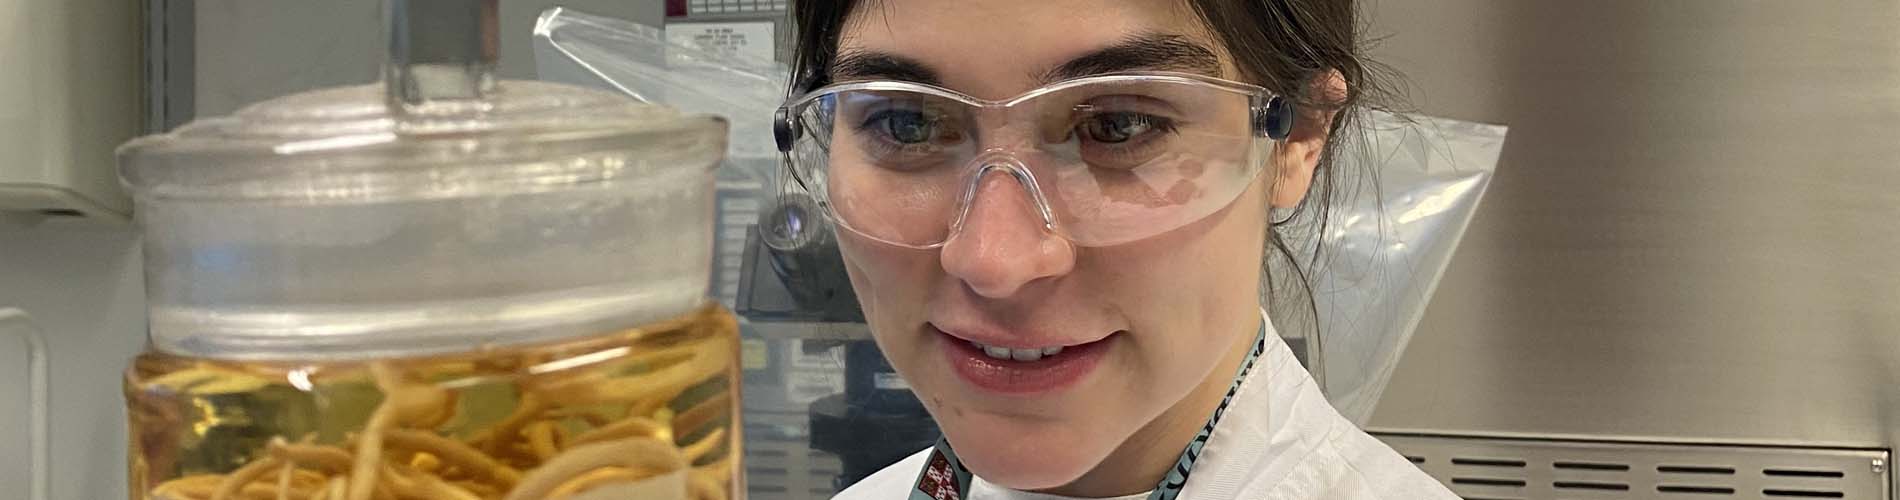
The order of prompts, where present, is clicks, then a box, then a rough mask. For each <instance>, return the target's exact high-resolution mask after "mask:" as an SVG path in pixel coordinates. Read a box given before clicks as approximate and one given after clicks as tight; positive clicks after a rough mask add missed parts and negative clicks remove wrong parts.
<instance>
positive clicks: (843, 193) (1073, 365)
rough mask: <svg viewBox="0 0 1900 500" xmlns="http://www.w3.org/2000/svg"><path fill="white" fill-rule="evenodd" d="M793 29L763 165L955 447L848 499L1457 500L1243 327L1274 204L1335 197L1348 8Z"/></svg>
mask: <svg viewBox="0 0 1900 500" xmlns="http://www.w3.org/2000/svg"><path fill="white" fill-rule="evenodd" d="M793 14H794V16H795V21H796V22H797V29H798V34H797V38H798V48H797V54H796V56H795V68H794V75H795V76H794V78H795V79H796V81H794V82H793V85H794V87H795V89H794V94H795V97H794V98H793V99H792V101H791V102H790V103H788V104H787V106H786V107H785V108H784V109H783V110H782V111H781V113H782V115H781V123H780V127H779V140H780V147H781V149H783V150H785V151H786V152H787V153H788V154H789V155H790V158H791V160H792V161H791V162H790V164H791V169H792V171H793V174H794V178H795V179H796V180H797V182H798V184H799V185H800V186H802V187H803V188H804V189H806V190H808V191H810V193H811V194H812V195H813V196H815V197H817V198H818V199H819V200H821V201H822V202H823V203H824V204H825V206H826V207H827V208H828V211H827V212H828V214H829V215H830V217H831V219H832V221H833V222H834V223H836V224H837V225H838V226H839V227H841V228H842V229H843V230H841V231H838V234H839V237H838V240H839V245H840V248H841V249H842V250H843V254H844V258H845V264H846V268H847V269H848V271H849V274H850V277H851V284H852V285H853V287H854V288H855V289H856V291H857V295H858V297H859V300H860V302H861V303H862V305H863V309H864V313H865V316H866V319H867V321H868V322H869V324H870V326H871V330H872V331H873V332H874V335H875V337H876V340H877V343H878V346H879V347H880V348H881V349H882V350H883V352H884V354H885V355H886V357H888V358H889V359H890V361H891V363H892V365H893V366H894V367H895V368H896V370H897V372H898V373H899V374H900V375H902V376H903V377H904V378H905V379H906V380H907V381H908V382H909V383H910V385H911V386H912V387H913V389H914V390H915V391H916V393H917V394H918V396H919V397H920V398H921V399H922V400H923V402H924V404H925V406H926V407H927V408H928V409H929V411H930V413H931V415H932V416H933V417H934V418H935V419H936V421H937V423H938V424H939V425H940V426H941V427H942V429H943V433H944V440H943V441H942V442H940V443H939V444H938V446H936V447H935V448H933V449H931V450H925V451H923V452H920V453H918V454H917V455H915V456H912V457H910V458H908V459H906V460H903V461H901V462H899V463H897V464H895V465H892V466H891V467H889V468H887V469H885V470H883V471H881V472H879V473H877V474H875V475H873V476H871V477H869V478H867V479H865V480H864V481H862V482H860V483H858V484H857V485H855V486H853V487H851V488H850V489H848V490H846V491H845V492H844V493H842V494H840V495H839V496H840V498H847V499H859V498H862V499H900V498H913V499H921V498H940V499H949V498H960V499H963V500H987V499H1007V498H1024V499H1027V498H1035V499H1061V498H1111V497H1112V498H1130V499H1139V498H1150V499H1156V498H1159V499H1170V498H1177V497H1178V498H1182V499H1190V498H1192V499H1230V498H1250V499H1253V498H1267V499H1321V498H1324V499H1357V498H1395V499H1397V498H1403V499H1429V498H1456V497H1455V496H1453V495H1452V494H1451V493H1450V492H1448V491H1446V490H1445V489H1444V488H1443V487H1442V486H1440V485H1438V484H1437V483H1436V482H1435V481H1433V480H1432V479H1430V478H1429V477H1427V476H1425V475H1424V474H1423V473H1421V472H1419V471H1418V470H1417V469H1416V468H1414V467H1412V466H1411V464H1410V463H1408V462H1406V461H1405V460H1404V459H1403V458H1401V457H1399V456H1398V455H1397V454H1396V453H1394V452H1393V451H1392V450H1390V449H1389V448H1386V447H1385V446H1383V445H1382V444H1380V443H1379V442H1377V441H1376V440H1374V439H1372V438H1371V437H1369V436H1367V435H1366V434H1364V433H1363V432H1361V431H1359V430H1358V429H1357V428H1356V427H1354V426H1353V425H1352V424H1351V423H1349V422H1347V421H1346V420H1344V419H1342V418H1341V417H1340V416H1339V415H1338V413H1336V412H1335V411H1334V410H1333V409H1332V408H1331V407H1330V406H1329V405H1328V404H1327V403H1326V402H1325V400H1324V398H1323V397H1322V396H1321V395H1320V393H1319V391H1318V389H1317V387H1316V386H1315V385H1314V383H1313V381H1312V379H1311V378H1310V377H1309V376H1308V375H1307V374H1306V372H1305V370H1304V369H1302V367H1301V366H1299V364H1297V362H1296V361H1295V360H1294V358H1293V356H1292V354H1291V351H1290V350H1288V349H1287V347H1286V346H1285V345H1284V344H1283V343H1281V342H1280V340H1279V336H1278V335H1276V334H1275V333H1274V331H1273V326H1272V324H1271V323H1270V322H1268V321H1267V318H1266V317H1265V315H1264V314H1263V313H1262V311H1261V309H1260V305H1259V300H1258V298H1259V296H1260V294H1259V291H1260V290H1261V289H1262V287H1263V278H1264V277H1263V276H1262V272H1261V270H1262V268H1263V267H1262V262H1264V258H1265V257H1266V255H1265V251H1264V249H1265V248H1268V247H1274V248H1284V247H1283V246H1280V245H1279V237H1280V235H1279V233H1278V231H1279V230H1280V229H1279V228H1280V227H1284V226H1282V225H1279V224H1274V223H1273V222H1275V221H1271V220H1270V219H1269V216H1268V214H1269V211H1270V209H1285V210H1292V211H1294V213H1295V214H1299V211H1298V210H1296V209H1298V208H1300V207H1302V205H1303V203H1302V202H1304V201H1307V198H1309V191H1314V192H1315V193H1323V192H1324V186H1325V183H1326V181H1327V179H1328V178H1329V177H1328V176H1329V175H1330V173H1329V172H1330V169H1328V168H1326V164H1327V163H1328V162H1330V161H1331V158H1332V154H1331V153H1332V151H1333V149H1334V148H1333V147H1332V144H1331V143H1329V141H1328V138H1329V137H1330V136H1332V135H1333V133H1334V132H1337V131H1338V130H1339V129H1340V128H1341V127H1345V126H1348V124H1346V123H1343V122H1341V121H1340V120H1342V119H1348V118H1350V116H1351V115H1350V114H1349V113H1348V111H1349V110H1350V109H1351V108H1352V106H1354V105H1355V104H1356V102H1357V101H1358V97H1359V96H1360V95H1362V94H1363V93H1364V91H1365V89H1364V88H1362V86H1364V85H1365V78H1366V70H1365V67H1364V65H1363V64H1362V62H1361V61H1359V60H1358V48H1357V47H1356V45H1355V43H1356V40H1355V35H1354V31H1355V30H1354V27H1355V25H1354V23H1355V22H1356V21H1355V19H1354V9H1353V5H1352V2H1351V0H1172V1H1164V0H1153V1H1101V0H1098V1H1087V0H1038V1H1029V2H1025V1H1015V0H983V1H974V0H965V1H957V2H945V1H935V0H871V1H862V2H860V1H851V0H830V1H823V0H804V1H796V2H794V4H793ZM1315 185H1319V186H1321V187H1320V188H1319V189H1309V188H1311V187H1313V186H1315ZM1312 204H1313V205H1316V206H1320V207H1323V206H1324V205H1325V204H1324V203H1323V200H1318V201H1314V202H1313V203H1312ZM1296 217H1322V218H1323V213H1309V214H1304V215H1296ZM1269 271H1273V272H1283V273H1294V272H1296V270H1291V269H1270V270H1269Z"/></svg>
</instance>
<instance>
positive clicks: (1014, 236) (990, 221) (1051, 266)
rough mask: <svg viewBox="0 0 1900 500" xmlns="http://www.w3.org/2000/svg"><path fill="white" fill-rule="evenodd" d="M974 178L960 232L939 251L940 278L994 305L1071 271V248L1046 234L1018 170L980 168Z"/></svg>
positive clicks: (1055, 236)
mask: <svg viewBox="0 0 1900 500" xmlns="http://www.w3.org/2000/svg"><path fill="white" fill-rule="evenodd" d="M978 175H979V177H978V179H977V181H976V188H975V192H974V193H972V198H971V199H970V202H969V206H968V207H966V208H965V212H964V215H963V220H962V223H961V224H962V226H961V227H960V228H959V230H958V231H957V232H956V234H955V235H953V236H952V237H951V238H950V241H948V242H945V243H944V245H943V249H942V252H943V253H942V260H943V270H944V272H947V273H949V274H950V275H951V276H954V277H956V278H957V279H959V280H961V281H963V283H964V284H965V285H967V286H968V287H969V288H970V290H971V291H973V292H975V293H976V294H977V295H981V296H983V297H987V298H992V299H1000V298H1007V297H1010V296H1012V295H1015V294H1016V293H1018V292H1020V291H1022V290H1023V289H1024V288H1025V287H1027V286H1029V285H1030V284H1031V283H1035V282H1037V281H1039V280H1045V279H1049V278H1054V277H1058V276H1062V275H1065V274H1068V273H1069V271H1072V270H1074V268H1075V248H1074V246H1073V245H1072V244H1071V243H1069V241H1068V240H1067V239H1065V238H1063V237H1061V236H1059V235H1056V234H1055V233H1053V232H1051V231H1049V229H1048V224H1047V222H1046V221H1045V219H1044V217H1043V215H1042V210H1041V209H1040V208H1039V207H1038V205H1037V204H1036V202H1035V201H1034V199H1033V196H1034V194H1033V188H1031V187H1030V186H1029V185H1028V182H1029V181H1028V179H1027V177H1025V176H1023V174H1022V173H1021V171H1020V170H1015V169H1013V168H1009V167H1002V168H996V167H986V168H984V169H983V171H982V173H981V174H978Z"/></svg>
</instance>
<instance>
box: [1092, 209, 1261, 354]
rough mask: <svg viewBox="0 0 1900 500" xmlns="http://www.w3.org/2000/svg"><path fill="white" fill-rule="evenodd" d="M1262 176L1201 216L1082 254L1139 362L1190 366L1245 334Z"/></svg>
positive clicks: (1254, 306)
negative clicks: (1124, 324)
mask: <svg viewBox="0 0 1900 500" xmlns="http://www.w3.org/2000/svg"><path fill="white" fill-rule="evenodd" d="M1261 177H1262V178H1261V179H1260V182H1255V183H1254V185H1252V186H1250V187H1249V188H1248V190H1247V191H1246V192H1245V193H1243V194H1242V195H1241V196H1240V198H1239V199H1237V200H1235V202H1234V203H1233V204H1232V205H1230V206H1228V207H1227V208H1226V209H1223V210H1221V211H1219V212H1215V213H1214V214H1213V215H1210V216H1208V217H1207V218H1205V219H1202V220H1201V221H1198V222H1195V223H1192V224H1189V225H1187V226H1185V227H1183V228H1181V229H1180V230H1176V231H1173V232H1169V233H1165V234H1163V235H1161V236H1158V237H1155V238H1151V239H1148V240H1143V241H1139V242H1135V243H1131V244H1128V245H1122V246H1119V247H1113V248H1103V249H1095V250H1094V251H1092V252H1087V255H1086V256H1085V257H1084V259H1085V264H1084V265H1085V266H1087V268H1088V269H1090V270H1091V271H1093V272H1094V273H1095V274H1096V275H1097V276H1100V277H1101V280H1102V281H1101V283H1100V285H1101V286H1099V288H1098V289H1099V290H1101V291H1102V293H1104V294H1107V295H1110V296H1112V297H1113V299H1112V300H1113V302H1114V303H1115V304H1116V305H1117V307H1118V308H1120V309H1121V310H1120V311H1119V312H1120V313H1121V314H1122V315H1124V317H1126V318H1128V321H1129V327H1130V329H1131V331H1133V332H1135V333H1136V334H1137V335H1136V336H1135V339H1134V340H1135V341H1136V342H1137V343H1139V344H1141V346H1140V347H1141V348H1140V350H1139V351H1140V353H1141V354H1140V357H1141V358H1142V359H1143V360H1144V361H1143V362H1146V363H1151V364H1153V365H1155V366H1157V368H1162V369H1166V368H1164V367H1173V366H1179V365H1197V364H1200V363H1204V362H1205V361H1206V358H1209V357H1214V356H1218V353H1220V352H1222V350H1221V349H1220V346H1222V345H1225V344H1224V343H1225V342H1227V341H1228V340H1231V336H1232V335H1239V334H1250V333H1252V332H1251V330H1249V328H1251V326H1253V325H1252V323H1253V322H1255V321H1257V316H1258V314H1259V313H1258V308H1259V297H1258V292H1259V288H1258V287H1259V283H1260V279H1261V272H1260V271H1261V267H1260V266H1261V261H1262V259H1263V258H1264V256H1265V253H1264V249H1263V248H1264V243H1265V237H1266V224H1267V218H1266V210H1267V200H1266V198H1265V188H1264V185H1265V182H1264V180H1265V179H1264V178H1265V177H1266V176H1261ZM1204 367H1205V366H1204V365H1203V368H1204ZM1169 371H1173V370H1169Z"/></svg>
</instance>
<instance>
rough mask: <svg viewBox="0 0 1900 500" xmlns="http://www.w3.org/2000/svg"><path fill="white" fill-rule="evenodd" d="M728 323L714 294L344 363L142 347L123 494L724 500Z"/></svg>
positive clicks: (734, 339)
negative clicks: (665, 316)
mask: <svg viewBox="0 0 1900 500" xmlns="http://www.w3.org/2000/svg"><path fill="white" fill-rule="evenodd" d="M737 354H738V326H737V323H736V321H735V320H734V318H733V316H732V314H731V313H729V312H727V311H726V310H725V309H723V308H721V307H719V306H718V305H716V304H714V305H708V306H705V307H702V308H700V309H698V310H696V311H694V312H693V313H691V314H688V315H686V316H682V317H678V318H674V319H672V320H669V321H664V322H660V323H656V324H652V325H647V326H644V327H640V328H634V329H630V330H626V331H620V332H614V333H610V334H605V335H599V336H594V337H589V338H586V339H582V340H576V341H568V342H561V343H554V344H544V345H534V346H511V347H507V348H499V349H494V350H487V351H482V352H475V353H464V354H454V355H441V356H427V357H413V358H392V359H377V360H365V361H349V362H318V363H295V362H236V361H220V360H212V359H202V358H189V357H180V356H173V355H168V354H164V353H156V352H148V353H146V354H143V355H141V356H139V357H138V358H137V359H136V360H135V361H134V362H133V364H132V368H131V369H129V370H127V373H126V381H125V396H126V402H127V406H128V408H127V410H128V413H129V417H130V425H131V429H130V439H131V443H130V450H131V464H130V467H131V488H132V491H133V498H135V499H154V500H211V499H219V500H223V499H257V500H266V499H298V500H402V499H411V498H414V499H454V500H468V499H507V500H544V499H545V500H558V499H572V500H589V499H595V498H614V499H631V500H646V499H654V500H659V499H692V500H725V499H729V498H734V497H735V495H737V494H738V493H739V491H740V488H741V485H740V483H739V481H738V479H737V478H738V477H739V471H741V470H743V468H742V467H741V464H740V463H739V462H740V457H741V452H740V449H739V443H740V439H739V430H740V426H739V405H738V402H739V394H738V391H739V380H740V379H739V378H738V364H737V359H736V358H737Z"/></svg>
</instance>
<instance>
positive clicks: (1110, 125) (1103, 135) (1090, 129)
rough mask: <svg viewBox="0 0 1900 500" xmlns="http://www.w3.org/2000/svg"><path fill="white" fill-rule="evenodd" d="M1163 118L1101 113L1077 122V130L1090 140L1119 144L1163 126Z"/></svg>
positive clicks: (1137, 114) (1121, 113)
mask: <svg viewBox="0 0 1900 500" xmlns="http://www.w3.org/2000/svg"><path fill="white" fill-rule="evenodd" d="M1164 121H1165V119H1163V118H1160V117H1156V116H1152V115H1145V114H1140V113H1126V112H1118V113H1101V114H1097V115H1094V116H1090V117H1088V118H1086V119H1084V120H1083V121H1082V122H1081V123H1079V124H1077V128H1078V129H1079V130H1077V132H1078V133H1079V134H1080V135H1081V136H1083V137H1084V138H1087V139H1088V140H1089V141H1090V142H1097V143H1103V144H1121V143H1125V142H1128V141H1129V140H1131V139H1134V138H1137V137H1141V136H1142V135H1143V134H1146V133H1148V132H1150V131H1153V130H1155V129H1158V128H1163V126H1164V125H1165V124H1164V123H1163V122H1164Z"/></svg>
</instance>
